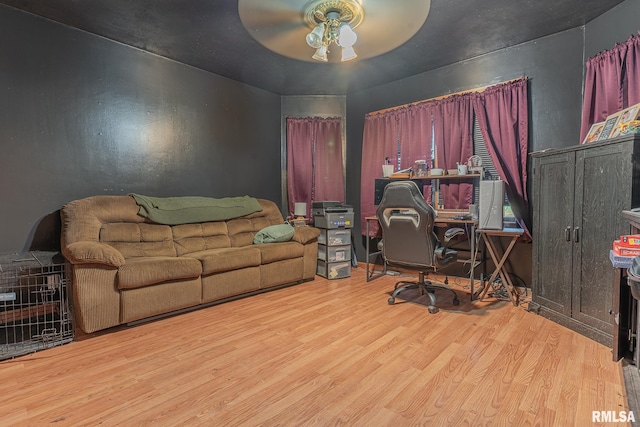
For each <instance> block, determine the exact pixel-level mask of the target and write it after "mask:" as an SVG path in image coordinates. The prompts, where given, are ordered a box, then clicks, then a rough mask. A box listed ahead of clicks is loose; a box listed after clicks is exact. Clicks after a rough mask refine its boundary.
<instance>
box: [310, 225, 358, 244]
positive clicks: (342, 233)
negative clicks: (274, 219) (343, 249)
mask: <svg viewBox="0 0 640 427" xmlns="http://www.w3.org/2000/svg"><path fill="white" fill-rule="evenodd" d="M318 244H320V245H326V246H343V245H350V244H351V230H350V229H344V228H332V229H323V230H320V235H319V236H318Z"/></svg>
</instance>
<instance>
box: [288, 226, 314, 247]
mask: <svg viewBox="0 0 640 427" xmlns="http://www.w3.org/2000/svg"><path fill="white" fill-rule="evenodd" d="M293 228H294V230H295V231H294V233H293V238H292V239H291V240H293V241H295V242H298V243H302V244H303V245H306V244H307V243H310V242H313V241H314V240H317V239H318V236H319V235H320V230H318V229H317V228H315V227H293Z"/></svg>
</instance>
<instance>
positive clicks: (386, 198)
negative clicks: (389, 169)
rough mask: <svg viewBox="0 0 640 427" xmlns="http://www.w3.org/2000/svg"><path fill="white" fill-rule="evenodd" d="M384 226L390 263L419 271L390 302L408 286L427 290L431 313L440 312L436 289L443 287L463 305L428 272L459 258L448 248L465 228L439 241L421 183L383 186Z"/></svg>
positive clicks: (386, 257)
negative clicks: (450, 242) (431, 277)
mask: <svg viewBox="0 0 640 427" xmlns="http://www.w3.org/2000/svg"><path fill="white" fill-rule="evenodd" d="M376 215H377V217H378V221H379V222H380V227H381V229H382V241H381V243H380V246H381V250H382V257H383V259H384V261H385V262H386V263H387V265H389V266H397V267H402V268H407V269H411V270H418V272H419V276H418V281H417V282H410V281H405V280H402V281H399V282H397V283H396V285H395V289H394V291H393V293H392V294H391V297H390V298H389V300H388V302H389V304H394V303H395V300H396V297H397V296H398V294H399V293H401V292H403V291H405V290H407V289H419V290H420V295H424V293H425V292H426V293H427V295H428V296H429V299H430V301H431V304H430V305H429V313H437V312H438V308H437V307H436V297H435V295H434V290H435V289H443V290H445V291H449V292H451V293H452V294H453V304H454V305H458V304H460V300H459V299H458V295H457V294H456V293H455V292H454V291H453V290H452V289H450V288H448V287H446V286H443V285H434V284H433V283H432V282H430V281H427V280H425V276H426V275H428V273H429V272H435V271H437V270H438V269H439V268H441V267H443V266H445V265H447V264H450V263H452V262H454V261H456V259H457V253H456V251H454V250H452V249H449V248H448V247H447V246H448V243H449V241H450V240H451V239H452V238H453V237H455V236H457V235H459V234H463V233H464V230H463V229H462V228H450V229H448V230H447V231H446V232H445V234H444V241H443V242H440V241H439V240H438V236H437V235H436V234H435V233H434V231H433V225H434V221H435V211H434V210H433V208H432V207H431V206H430V205H429V204H428V203H427V202H426V201H425V200H424V197H423V195H422V194H421V193H420V190H419V189H418V186H417V185H416V183H415V182H413V181H398V182H392V183H390V184H388V185H387V186H386V187H385V189H384V194H383V196H382V201H381V202H380V204H379V205H378V209H377V211H376ZM400 285H404V286H400Z"/></svg>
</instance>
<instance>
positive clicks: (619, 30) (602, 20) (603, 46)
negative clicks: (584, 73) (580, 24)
mask: <svg viewBox="0 0 640 427" xmlns="http://www.w3.org/2000/svg"><path fill="white" fill-rule="evenodd" d="M638 17H640V1H638V0H627V1H625V2H623V3H620V4H619V5H617V6H616V7H614V8H613V9H611V10H610V11H608V12H607V13H605V14H603V15H601V16H599V17H598V18H596V19H594V20H593V21H591V22H589V23H588V24H587V25H586V26H585V28H586V31H585V38H584V40H585V45H584V52H585V62H586V60H587V58H590V57H592V56H595V55H596V54H597V53H598V52H602V51H603V50H608V49H611V48H613V46H614V45H615V44H616V43H623V42H625V41H626V40H627V39H628V38H629V36H631V35H637V34H638V31H639V30H640V19H638Z"/></svg>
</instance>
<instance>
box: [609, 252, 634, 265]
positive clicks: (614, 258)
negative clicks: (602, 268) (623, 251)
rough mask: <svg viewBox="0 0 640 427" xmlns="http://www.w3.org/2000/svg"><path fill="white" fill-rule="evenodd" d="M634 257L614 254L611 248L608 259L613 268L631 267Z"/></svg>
mask: <svg viewBox="0 0 640 427" xmlns="http://www.w3.org/2000/svg"><path fill="white" fill-rule="evenodd" d="M634 258H635V257H632V256H621V255H616V254H615V252H613V249H610V250H609V260H610V261H611V264H612V265H613V266H614V267H615V268H631V265H632V264H633V260H634Z"/></svg>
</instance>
